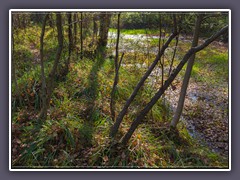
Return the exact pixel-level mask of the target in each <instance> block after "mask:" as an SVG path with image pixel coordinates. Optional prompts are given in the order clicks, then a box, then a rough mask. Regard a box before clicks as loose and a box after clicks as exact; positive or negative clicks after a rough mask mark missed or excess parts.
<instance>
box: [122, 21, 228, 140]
mask: <svg viewBox="0 0 240 180" xmlns="http://www.w3.org/2000/svg"><path fill="white" fill-rule="evenodd" d="M227 31H228V26H225V27H224V28H222V29H221V30H220V31H218V32H217V33H215V34H214V35H213V36H211V37H210V38H208V39H207V40H206V41H205V42H204V43H203V44H201V45H199V46H197V47H192V48H191V49H189V50H188V52H187V53H186V54H185V55H184V57H183V59H182V60H181V62H180V63H179V64H178V66H177V67H176V69H175V70H174V71H173V72H172V74H171V75H170V77H169V78H168V79H167V80H166V81H165V83H164V85H163V86H161V88H160V89H159V90H158V92H157V93H156V94H155V95H154V97H153V98H152V99H151V101H150V102H149V103H148V104H147V105H146V106H145V108H144V109H143V110H142V111H141V112H140V113H139V115H138V116H137V117H136V118H135V120H134V121H133V123H132V124H131V127H130V129H129V130H128V132H127V133H126V134H125V135H124V137H123V139H122V143H123V144H127V142H128V141H129V139H130V138H131V136H132V134H133V133H134V131H135V129H136V128H137V127H138V125H139V124H140V123H141V121H142V119H143V118H144V117H145V116H146V115H147V113H148V112H149V111H150V110H151V108H152V107H153V106H154V104H155V103H156V102H157V101H158V99H159V98H160V97H161V96H162V95H163V93H164V92H165V91H166V89H167V88H168V87H169V86H170V84H171V83H172V82H173V80H174V79H175V78H176V76H177V75H178V73H179V72H180V71H181V69H182V68H183V66H184V65H185V64H186V62H187V61H188V59H189V58H190V57H191V56H192V55H194V54H195V53H197V52H199V51H201V50H202V49H204V48H205V47H207V46H208V45H209V44H210V43H211V42H213V41H214V40H216V39H217V38H218V37H219V36H221V35H223V34H225V33H227Z"/></svg>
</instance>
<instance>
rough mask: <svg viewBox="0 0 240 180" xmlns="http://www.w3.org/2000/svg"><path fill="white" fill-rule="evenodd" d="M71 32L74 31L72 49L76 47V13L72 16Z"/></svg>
mask: <svg viewBox="0 0 240 180" xmlns="http://www.w3.org/2000/svg"><path fill="white" fill-rule="evenodd" d="M73 23H74V24H73V31H74V42H73V47H74V48H75V47H76V44H77V13H74V14H73Z"/></svg>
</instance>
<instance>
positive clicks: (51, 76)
mask: <svg viewBox="0 0 240 180" xmlns="http://www.w3.org/2000/svg"><path fill="white" fill-rule="evenodd" d="M56 15H57V21H56V24H57V32H58V49H57V53H56V57H55V60H54V64H53V67H52V70H51V72H50V73H49V77H48V102H49V101H50V98H51V95H52V91H53V88H54V78H55V76H56V72H57V67H58V64H59V61H60V58H61V54H62V48H63V33H62V16H61V14H60V13H57V14H56Z"/></svg>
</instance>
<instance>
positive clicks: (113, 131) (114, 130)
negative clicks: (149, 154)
mask: <svg viewBox="0 0 240 180" xmlns="http://www.w3.org/2000/svg"><path fill="white" fill-rule="evenodd" d="M177 34H178V32H177V28H176V27H175V29H174V32H173V33H172V34H171V36H170V37H169V38H168V40H167V41H166V43H165V44H164V45H163V46H162V48H161V51H160V52H159V53H158V54H157V56H156V58H155V60H154V61H153V63H152V64H151V66H150V67H149V69H148V70H147V71H146V73H145V74H144V75H143V77H142V78H141V80H140V81H139V82H138V84H137V86H136V87H135V88H134V90H133V93H132V94H131V96H130V97H129V98H128V100H127V101H126V103H125V105H124V107H123V108H122V110H121V112H120V113H119V114H118V116H117V118H116V122H115V123H114V125H113V126H112V127H111V131H110V136H111V137H114V136H115V135H116V133H117V132H118V129H119V126H120V124H121V122H122V120H123V117H124V116H125V114H126V113H127V110H128V107H129V106H130V104H131V103H132V101H133V100H134V98H135V97H136V95H137V93H138V91H139V89H140V88H141V87H142V86H143V84H144V82H145V80H146V79H147V78H148V76H149V75H150V74H151V72H152V70H153V69H154V67H155V66H156V65H157V63H158V61H159V60H160V59H161V57H162V55H163V54H164V51H165V49H167V47H168V46H169V44H170V42H171V41H172V40H173V39H174V37H175V36H177Z"/></svg>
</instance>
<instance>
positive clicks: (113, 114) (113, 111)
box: [110, 13, 122, 121]
mask: <svg viewBox="0 0 240 180" xmlns="http://www.w3.org/2000/svg"><path fill="white" fill-rule="evenodd" d="M119 37H120V13H119V14H118V24H117V42H116V55H115V59H114V65H115V77H114V83H113V88H112V92H111V101H110V111H111V117H112V120H113V121H115V104H116V102H115V98H116V97H115V94H116V90H117V84H118V79H119V77H118V70H119V68H120V67H119V66H120V64H119V66H118V45H119ZM121 59H122V58H121Z"/></svg>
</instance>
